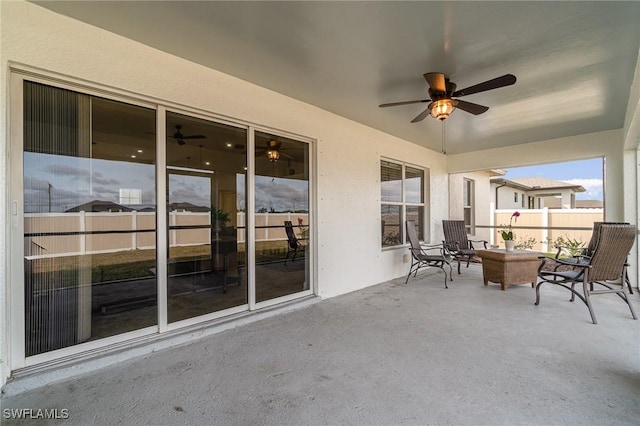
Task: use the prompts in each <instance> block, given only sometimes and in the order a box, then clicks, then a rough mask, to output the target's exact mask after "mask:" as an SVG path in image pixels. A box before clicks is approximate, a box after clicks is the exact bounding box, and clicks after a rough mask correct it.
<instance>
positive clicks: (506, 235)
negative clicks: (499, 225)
mask: <svg viewBox="0 0 640 426" xmlns="http://www.w3.org/2000/svg"><path fill="white" fill-rule="evenodd" d="M518 217H520V212H518V211H516V212H513V214H512V215H511V219H509V226H508V227H507V229H506V230H502V231H500V233H501V234H502V239H503V240H505V241H509V240H513V230H512V229H511V226H512V224H513V221H514V218H515V221H516V222H517V221H518Z"/></svg>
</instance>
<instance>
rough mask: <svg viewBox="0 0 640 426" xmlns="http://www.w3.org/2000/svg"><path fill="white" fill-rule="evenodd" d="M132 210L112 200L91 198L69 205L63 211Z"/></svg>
mask: <svg viewBox="0 0 640 426" xmlns="http://www.w3.org/2000/svg"><path fill="white" fill-rule="evenodd" d="M132 210H133V209H132V208H129V207H125V206H123V205H120V204H117V203H114V202H113V201H104V200H93V201H89V202H88V203H84V204H80V205H79V206H75V207H71V208H70V209H67V210H65V213H77V212H92V213H97V212H130V211H132Z"/></svg>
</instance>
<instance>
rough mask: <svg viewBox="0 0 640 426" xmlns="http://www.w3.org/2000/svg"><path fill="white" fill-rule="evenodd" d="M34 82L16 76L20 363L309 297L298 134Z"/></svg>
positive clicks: (306, 169) (303, 144)
mask: <svg viewBox="0 0 640 426" xmlns="http://www.w3.org/2000/svg"><path fill="white" fill-rule="evenodd" d="M35 80H36V81H29V79H28V78H26V77H24V76H18V75H16V76H15V80H12V81H14V82H15V86H14V89H12V90H15V92H16V97H15V98H14V99H16V98H17V99H20V102H16V104H15V107H14V106H13V105H12V114H13V115H14V116H16V117H18V116H19V117H21V119H17V118H16V119H15V123H17V124H18V126H12V129H13V130H12V134H11V139H12V141H16V142H14V145H15V146H16V147H17V149H16V150H15V151H14V152H18V153H19V156H21V160H22V164H20V162H19V161H18V162H15V161H14V163H17V164H14V165H13V168H14V169H15V172H14V170H12V177H13V180H12V186H11V194H12V196H11V198H12V200H16V201H13V204H12V212H13V214H12V227H13V229H21V231H18V232H17V233H15V234H14V235H12V238H14V240H13V243H12V249H13V250H12V256H14V257H13V258H12V262H13V263H16V262H17V264H18V265H20V262H21V260H22V259H20V257H21V256H20V255H19V253H23V254H24V256H22V257H23V258H24V274H23V276H21V275H22V271H18V272H15V274H16V275H14V276H12V278H13V279H14V282H15V283H14V284H13V287H12V291H13V295H14V296H13V299H12V300H13V301H15V302H16V304H17V306H20V305H22V308H21V309H19V310H20V312H18V313H14V314H13V316H12V324H13V323H16V322H17V323H19V326H18V327H14V328H13V330H15V331H12V337H11V339H12V340H11V341H12V345H13V344H16V341H17V342H18V343H17V344H16V346H17V347H20V350H19V351H16V352H15V353H16V355H15V356H14V359H17V360H18V361H16V365H18V366H19V367H23V366H25V365H26V364H28V363H31V365H35V364H38V363H40V362H46V361H50V360H54V359H57V358H59V357H64V356H68V355H73V356H75V354H76V353H78V352H80V351H84V350H96V349H98V348H102V347H105V346H108V345H111V344H120V343H121V342H124V341H126V340H127V339H132V338H138V337H142V336H149V335H152V334H162V333H163V332H165V331H167V330H175V329H178V328H181V327H186V326H190V325H193V324H197V323H199V322H203V321H208V320H211V319H214V318H220V317H224V316H227V315H230V314H233V313H238V312H243V311H250V310H255V309H260V308H262V307H265V306H268V305H273V304H276V303H280V302H282V301H287V300H291V299H295V298H298V297H301V296H305V295H308V294H311V288H312V285H311V274H310V271H311V258H312V256H311V254H312V250H311V242H312V240H313V228H312V223H313V221H312V220H311V213H312V212H311V209H310V204H311V201H310V200H311V197H310V174H311V173H310V142H308V141H302V140H297V139H295V138H293V137H291V136H283V135H282V134H275V133H267V132H265V131H260V130H256V129H255V128H253V127H251V126H249V125H242V124H236V123H234V122H230V121H226V120H217V119H214V118H212V117H209V116H205V115H196V114H195V113H194V114H186V113H184V112H180V113H179V112H177V111H167V110H166V109H165V107H164V106H161V105H155V104H153V103H151V104H150V103H145V102H142V101H140V102H135V101H133V100H131V99H127V102H125V101H124V100H122V99H121V98H120V97H118V96H115V95H114V97H113V98H111V97H109V96H107V95H104V97H101V96H97V95H96V94H95V93H100V94H103V93H104V92H93V91H91V90H90V89H86V91H87V93H83V92H79V91H75V90H71V89H70V87H71V86H64V87H66V88H63V87H55V86H53V85H51V84H47V83H46V82H47V81H48V80H40V79H35ZM18 82H19V84H18ZM90 93H94V94H90ZM16 111H18V112H16ZM17 127H19V131H16V130H15V129H16V128H17ZM159 191H160V192H159ZM18 200H19V201H18ZM158 200H159V201H158ZM20 203H22V206H23V209H24V210H23V211H24V214H23V215H22V216H21V215H20V213H19V212H20V209H19V205H20ZM159 203H160V204H159ZM21 223H22V225H20V224H21ZM22 229H23V231H22ZM158 248H159V249H158ZM13 263H12V264H13ZM16 294H20V296H19V297H17V296H15V295H16ZM22 295H24V297H22ZM22 309H23V312H22ZM22 321H24V331H23V330H22V324H23V323H22ZM23 339H24V340H23ZM73 346H79V347H78V348H77V349H74V348H72V347H73Z"/></svg>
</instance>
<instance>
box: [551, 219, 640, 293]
mask: <svg viewBox="0 0 640 426" xmlns="http://www.w3.org/2000/svg"><path fill="white" fill-rule="evenodd" d="M602 224H609V225H628V224H629V222H593V232H592V233H591V239H590V240H589V244H588V245H587V247H585V248H583V249H582V251H581V252H580V253H579V254H575V255H573V256H572V257H568V258H563V259H562V260H563V261H564V262H565V263H571V264H576V263H579V264H588V263H589V259H590V258H591V256H592V255H593V252H594V250H595V249H596V245H597V243H598V234H599V231H600V226H601V225H602ZM555 248H556V249H557V250H558V251H557V252H556V256H555V258H556V259H560V256H561V254H562V252H563V250H565V249H567V248H568V247H565V246H561V245H557V246H555ZM558 267H560V265H558V266H556V268H558ZM625 283H626V284H627V286H628V287H629V293H631V294H633V288H631V282H630V281H629V275H628V274H627V275H626V276H625Z"/></svg>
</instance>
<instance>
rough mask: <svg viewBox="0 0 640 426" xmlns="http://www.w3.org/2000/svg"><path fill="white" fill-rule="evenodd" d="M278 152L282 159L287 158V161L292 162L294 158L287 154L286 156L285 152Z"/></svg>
mask: <svg viewBox="0 0 640 426" xmlns="http://www.w3.org/2000/svg"><path fill="white" fill-rule="evenodd" d="M279 152H280V155H281V156H283V157H284V158H287V159H289V160H294V157H293V156H291V155H289V154H287V153H286V152H284V151H279Z"/></svg>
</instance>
